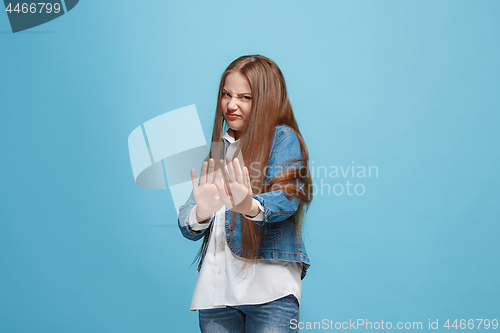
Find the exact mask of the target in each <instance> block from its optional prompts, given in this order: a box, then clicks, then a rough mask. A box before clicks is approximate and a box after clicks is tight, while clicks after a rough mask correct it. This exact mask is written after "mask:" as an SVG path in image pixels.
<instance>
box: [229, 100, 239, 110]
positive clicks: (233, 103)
mask: <svg viewBox="0 0 500 333" xmlns="http://www.w3.org/2000/svg"><path fill="white" fill-rule="evenodd" d="M227 109H228V110H231V111H236V110H237V109H238V100H237V99H236V98H234V97H231V99H230V100H229V103H228V104H227Z"/></svg>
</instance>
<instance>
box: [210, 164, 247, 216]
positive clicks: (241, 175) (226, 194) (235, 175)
mask: <svg viewBox="0 0 500 333" xmlns="http://www.w3.org/2000/svg"><path fill="white" fill-rule="evenodd" d="M226 164H227V174H225V176H224V178H225V179H224V185H223V184H222V177H223V176H222V173H223V172H224V171H225V168H224V162H223V161H222V160H220V161H219V171H222V172H218V173H217V177H216V178H215V184H216V186H217V189H218V190H219V196H220V199H221V200H222V202H223V203H224V204H225V205H226V207H227V208H229V209H231V210H232V211H234V212H238V213H243V214H247V213H248V212H249V211H250V209H251V207H252V195H253V192H252V187H251V186H250V177H249V174H248V169H247V168H246V167H244V168H243V170H242V169H241V167H240V164H239V161H238V159H234V162H233V161H230V160H229V159H228V160H227V163H226Z"/></svg>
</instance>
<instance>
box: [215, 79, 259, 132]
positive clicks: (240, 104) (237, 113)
mask: <svg viewBox="0 0 500 333" xmlns="http://www.w3.org/2000/svg"><path fill="white" fill-rule="evenodd" d="M220 103H221V108H222V115H223V116H224V119H225V120H226V122H227V124H228V126H229V128H231V129H232V130H233V131H234V138H235V139H236V140H238V139H239V138H241V136H242V135H243V134H244V133H245V129H246V127H247V124H248V120H249V119H250V114H251V113H252V90H251V89H250V83H248V80H247V79H246V77H245V76H243V75H242V74H240V73H238V72H232V73H229V74H228V75H227V76H226V81H225V82H224V87H223V89H222V98H221V101H220Z"/></svg>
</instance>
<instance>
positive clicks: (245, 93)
mask: <svg viewBox="0 0 500 333" xmlns="http://www.w3.org/2000/svg"><path fill="white" fill-rule="evenodd" d="M222 92H226V93H228V94H231V92H230V91H229V90H227V89H226V88H222ZM234 95H236V96H244V95H250V96H251V95H252V93H251V92H243V93H239V94H238V93H235V94H234Z"/></svg>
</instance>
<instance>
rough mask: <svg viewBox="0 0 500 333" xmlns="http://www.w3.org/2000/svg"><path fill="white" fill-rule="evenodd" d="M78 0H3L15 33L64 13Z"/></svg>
mask: <svg viewBox="0 0 500 333" xmlns="http://www.w3.org/2000/svg"><path fill="white" fill-rule="evenodd" d="M78 1H79V0H58V1H46V2H38V1H37V2H26V1H10V0H4V1H3V2H4V4H5V12H6V13H7V16H8V17H9V22H10V27H11V28H12V32H13V33H16V32H19V31H23V30H27V29H31V28H33V27H36V26H39V25H42V24H44V23H47V22H49V21H52V20H54V19H56V18H58V17H60V16H62V15H64V14H66V13H67V12H69V11H70V10H72V9H73V8H74V7H75V6H76V5H77V4H78Z"/></svg>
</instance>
